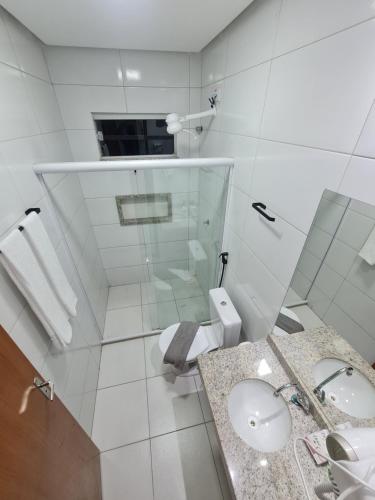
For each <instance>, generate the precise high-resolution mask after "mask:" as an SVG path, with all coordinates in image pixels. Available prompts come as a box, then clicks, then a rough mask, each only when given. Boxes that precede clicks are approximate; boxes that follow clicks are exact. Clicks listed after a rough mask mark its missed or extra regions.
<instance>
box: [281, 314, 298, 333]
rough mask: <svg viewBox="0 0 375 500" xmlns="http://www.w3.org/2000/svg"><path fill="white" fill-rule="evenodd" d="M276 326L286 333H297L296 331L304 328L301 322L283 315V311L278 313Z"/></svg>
mask: <svg viewBox="0 0 375 500" xmlns="http://www.w3.org/2000/svg"><path fill="white" fill-rule="evenodd" d="M276 326H278V327H279V328H281V329H282V330H284V331H285V332H287V333H298V332H303V331H304V330H305V329H304V328H303V325H301V323H298V321H295V320H294V319H292V318H289V317H288V316H285V314H283V313H279V315H278V317H277V320H276Z"/></svg>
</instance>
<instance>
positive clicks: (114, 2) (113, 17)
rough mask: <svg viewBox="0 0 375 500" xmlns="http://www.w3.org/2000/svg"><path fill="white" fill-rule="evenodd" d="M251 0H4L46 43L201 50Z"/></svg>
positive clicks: (3, 3) (18, 17) (2, 0)
mask: <svg viewBox="0 0 375 500" xmlns="http://www.w3.org/2000/svg"><path fill="white" fill-rule="evenodd" d="M252 1H253V0H1V3H2V5H3V6H4V7H5V8H6V9H7V10H8V11H9V12H11V13H12V14H13V15H14V16H15V17H16V18H17V19H19V20H20V21H21V22H22V23H23V24H24V25H25V26H27V27H28V28H29V29H30V30H31V31H32V32H33V33H35V35H37V36H38V37H39V38H40V39H41V40H42V41H43V42H44V43H46V44H48V45H65V46H80V47H103V48H119V49H143V50H171V51H187V52H198V51H200V50H201V49H202V48H203V47H204V46H205V45H207V43H208V42H210V41H211V40H212V39H213V38H214V37H215V36H216V35H217V34H218V33H220V31H221V30H222V29H223V28H225V27H226V26H227V25H228V24H229V23H230V22H231V21H232V20H233V19H234V18H235V17H236V16H238V14H240V13H241V12H242V11H243V9H244V8H245V7H247V5H249V4H250V3H251V2H252Z"/></svg>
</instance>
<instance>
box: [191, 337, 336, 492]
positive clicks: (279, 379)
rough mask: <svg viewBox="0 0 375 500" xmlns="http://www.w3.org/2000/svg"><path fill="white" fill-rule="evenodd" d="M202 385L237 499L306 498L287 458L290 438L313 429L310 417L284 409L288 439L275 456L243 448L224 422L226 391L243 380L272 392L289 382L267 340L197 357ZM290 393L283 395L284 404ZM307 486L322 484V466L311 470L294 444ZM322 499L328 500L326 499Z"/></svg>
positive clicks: (293, 463)
mask: <svg viewBox="0 0 375 500" xmlns="http://www.w3.org/2000/svg"><path fill="white" fill-rule="evenodd" d="M198 365H199V369H200V372H201V376H202V380H203V384H204V386H205V389H206V392H207V397H208V400H209V403H210V407H211V410H212V414H213V417H214V422H215V427H216V430H217V434H218V438H219V443H220V445H221V449H222V454H223V458H224V464H225V467H226V471H227V474H228V477H229V478H230V482H231V486H232V489H233V493H234V496H235V498H236V499H237V500H245V499H251V500H257V499H262V500H264V499H267V500H273V499H274V500H284V499H285V500H287V499H288V500H297V499H298V500H301V499H303V498H306V495H305V492H304V489H303V486H302V483H301V479H300V475H299V472H298V469H297V464H296V461H295V458H294V453H293V444H294V438H295V437H297V436H305V435H306V434H309V433H310V432H314V431H316V430H318V429H319V427H318V424H317V423H316V422H315V420H314V419H313V417H312V416H311V415H305V413H304V412H303V411H302V409H300V408H297V407H296V406H294V405H293V404H289V406H288V407H289V410H290V414H291V417H292V426H293V427H292V434H291V436H290V438H289V440H288V443H287V445H286V446H285V447H284V448H283V449H281V450H280V451H276V452H271V453H269V452H260V451H257V450H255V449H253V448H251V447H250V446H249V445H247V444H246V443H245V442H244V441H243V440H242V439H241V438H240V437H239V436H238V435H237V434H236V433H235V431H234V429H233V427H232V424H231V422H230V420H229V414H228V409H227V399H228V395H229V393H230V391H231V389H232V387H233V386H234V385H235V384H236V383H237V382H240V381H241V380H244V379H248V378H258V379H262V380H264V381H266V382H268V383H270V384H271V385H273V386H274V387H275V388H277V387H279V386H280V385H282V384H284V383H286V382H289V381H292V382H294V381H295V380H291V379H290V378H289V377H288V375H287V373H286V372H285V371H284V369H283V367H282V366H281V364H280V362H279V361H278V359H277V357H276V356H275V354H274V353H273V352H272V349H271V348H270V346H269V345H268V343H267V341H266V340H264V341H261V342H257V343H255V344H243V345H240V346H237V347H233V348H230V349H223V350H219V351H216V352H212V353H208V354H205V355H202V356H199V358H198ZM293 392H295V390H293V388H291V389H288V390H286V391H284V392H283V397H284V398H285V400H286V401H287V400H289V399H290V396H291V395H292V394H293ZM298 450H299V456H300V460H301V463H302V466H303V469H304V472H305V477H306V481H307V484H308V485H311V486H313V485H317V484H319V483H322V482H324V481H327V469H326V467H325V466H320V467H318V466H316V465H315V462H314V461H313V459H312V458H311V456H310V454H309V452H308V451H307V449H306V447H305V445H304V444H303V443H300V444H299V445H298ZM310 494H311V497H312V498H317V497H316V496H315V493H314V492H313V490H311V492H310ZM327 498H333V497H332V496H327Z"/></svg>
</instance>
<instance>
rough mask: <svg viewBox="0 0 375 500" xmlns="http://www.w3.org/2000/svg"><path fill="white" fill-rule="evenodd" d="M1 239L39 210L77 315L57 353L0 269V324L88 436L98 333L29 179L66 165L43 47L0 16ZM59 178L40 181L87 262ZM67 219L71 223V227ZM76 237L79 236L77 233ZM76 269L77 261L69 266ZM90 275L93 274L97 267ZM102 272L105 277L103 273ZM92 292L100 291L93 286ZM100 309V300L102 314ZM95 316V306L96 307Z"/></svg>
mask: <svg viewBox="0 0 375 500" xmlns="http://www.w3.org/2000/svg"><path fill="white" fill-rule="evenodd" d="M0 61H1V62H0V91H1V96H2V98H1V103H0V139H1V143H0V189H1V196H0V237H2V236H3V235H4V234H6V233H7V232H8V231H10V230H11V229H12V228H13V227H14V226H15V225H16V224H17V223H18V222H19V221H20V220H21V218H22V217H24V211H25V210H26V209H27V208H29V207H30V206H39V207H41V209H42V212H41V215H40V216H41V217H42V219H43V222H44V223H45V226H46V228H47V231H48V233H49V235H50V237H51V240H52V242H53V244H54V245H55V248H56V250H57V254H58V256H59V258H60V259H61V263H62V265H63V267H64V269H65V272H66V273H67V276H68V279H69V280H70V281H71V283H72V285H73V287H74V288H75V291H76V293H77V295H78V299H79V303H78V315H77V318H74V320H73V321H72V326H73V342H72V344H71V345H70V346H69V347H68V348H67V349H66V350H65V351H64V352H59V353H57V352H56V350H55V348H54V347H53V346H52V345H51V343H50V340H49V337H48V336H47V334H46V332H45V330H44V328H43V327H42V325H41V324H40V322H39V320H38V319H37V318H36V317H35V315H34V314H33V313H32V312H31V310H30V308H29V306H28V305H27V304H26V302H25V300H24V299H23V297H22V296H21V294H20V293H19V292H18V290H17V289H16V287H15V286H14V284H13V282H12V281H11V280H10V279H9V277H8V276H7V274H6V272H5V270H4V269H0V323H1V324H2V325H3V327H4V328H6V330H7V331H8V333H9V334H10V336H11V337H12V338H13V340H14V341H15V342H16V344H17V345H18V346H19V348H20V349H21V350H22V351H23V352H24V354H25V355H26V356H27V358H28V359H29V360H30V361H31V363H33V364H34V366H35V368H36V369H37V370H39V371H40V372H41V374H42V375H43V376H45V377H48V376H51V378H52V379H53V381H54V382H55V384H56V390H57V394H58V396H59V397H60V398H61V399H62V401H63V402H64V404H65V405H66V406H67V407H68V409H69V410H70V411H71V412H72V413H73V415H74V416H75V417H76V418H77V419H78V420H79V421H80V422H81V424H82V425H83V426H84V428H85V430H86V431H87V432H89V433H90V432H91V425H92V419H93V411H94V408H93V404H92V401H93V397H92V393H93V391H94V389H96V382H97V377H98V372H99V358H98V351H99V357H100V347H98V345H99V339H100V331H99V328H98V325H97V323H96V322H95V320H94V317H93V315H92V311H91V309H90V305H89V303H88V301H87V298H86V296H85V295H84V293H83V291H82V287H81V284H80V283H79V278H78V276H77V273H76V270H75V268H74V265H73V262H72V259H71V257H70V256H69V255H68V254H67V251H66V248H65V246H64V243H63V240H62V238H63V235H62V232H61V230H60V228H59V225H58V224H57V222H56V219H55V218H54V211H53V208H52V207H51V201H50V200H49V198H48V195H47V193H46V191H45V189H44V188H43V187H42V185H41V184H40V182H39V180H38V179H37V177H36V176H35V174H34V172H33V170H32V166H33V164H34V163H36V162H39V161H47V160H50V161H63V160H70V159H71V157H72V156H71V151H70V148H69V143H68V141H67V138H66V134H65V131H64V124H63V121H62V118H61V115H60V110H59V106H58V103H57V101H56V98H55V92H54V88H53V86H52V84H51V82H50V79H49V73H48V68H47V65H46V63H45V59H44V53H43V45H42V43H41V42H40V41H39V40H38V39H37V38H36V37H35V36H34V35H33V34H32V33H30V32H29V31H28V30H27V29H26V28H25V27H24V26H23V25H21V24H20V23H19V22H18V21H16V20H15V19H14V18H12V17H11V16H10V15H9V14H8V13H7V12H5V11H4V10H3V9H0ZM72 180H73V179H69V178H68V177H65V178H64V176H60V175H58V176H55V178H53V176H50V177H49V178H48V179H46V182H47V185H48V186H49V188H50V189H51V191H52V196H53V197H54V198H55V199H56V201H57V209H58V210H57V213H58V215H59V217H60V219H61V220H62V221H64V225H63V229H64V230H65V231H66V233H67V234H66V235H67V237H68V235H69V236H70V237H75V236H79V238H78V239H77V238H76V241H75V243H76V244H75V246H74V248H73V247H72V253H74V252H75V251H76V249H77V248H80V252H79V253H80V258H81V259H83V261H84V260H87V262H92V257H91V252H90V253H89V252H88V250H89V248H86V246H85V244H86V241H88V238H87V237H85V238H84V241H83V240H82V239H81V238H82V237H83V235H86V236H87V235H88V232H89V231H90V225H89V222H88V218H87V219H86V222H85V220H84V219H83V217H82V211H80V210H79V207H80V206H81V207H84V198H83V194H82V191H81V188H80V186H79V183H78V184H77V183H74V182H72ZM74 214H77V218H76V219H75V220H74V221H73V222H74V224H70V222H71V221H72V217H73V216H74ZM77 231H78V233H77ZM76 265H77V262H76ZM96 266H97V268H98V269H99V268H100V262H99V265H98V263H96ZM103 273H104V271H103ZM95 286H96V288H95V289H99V288H98V287H99V285H98V284H97V285H95ZM104 302H105V297H103V299H102V301H101V303H102V308H103V305H104ZM95 306H96V309H97V310H99V309H100V303H99V301H97V302H96V303H95Z"/></svg>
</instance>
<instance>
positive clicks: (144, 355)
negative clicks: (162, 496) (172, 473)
mask: <svg viewBox="0 0 375 500" xmlns="http://www.w3.org/2000/svg"><path fill="white" fill-rule="evenodd" d="M142 317H143V316H142ZM143 363H144V368H145V376H146V378H145V386H146V401H147V424H148V435H149V439H148V442H149V450H150V462H151V485H152V496H153V498H155V489H154V468H153V463H152V449H151V425H150V402H149V396H148V383H147V363H146V342H145V340H144V339H143Z"/></svg>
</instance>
